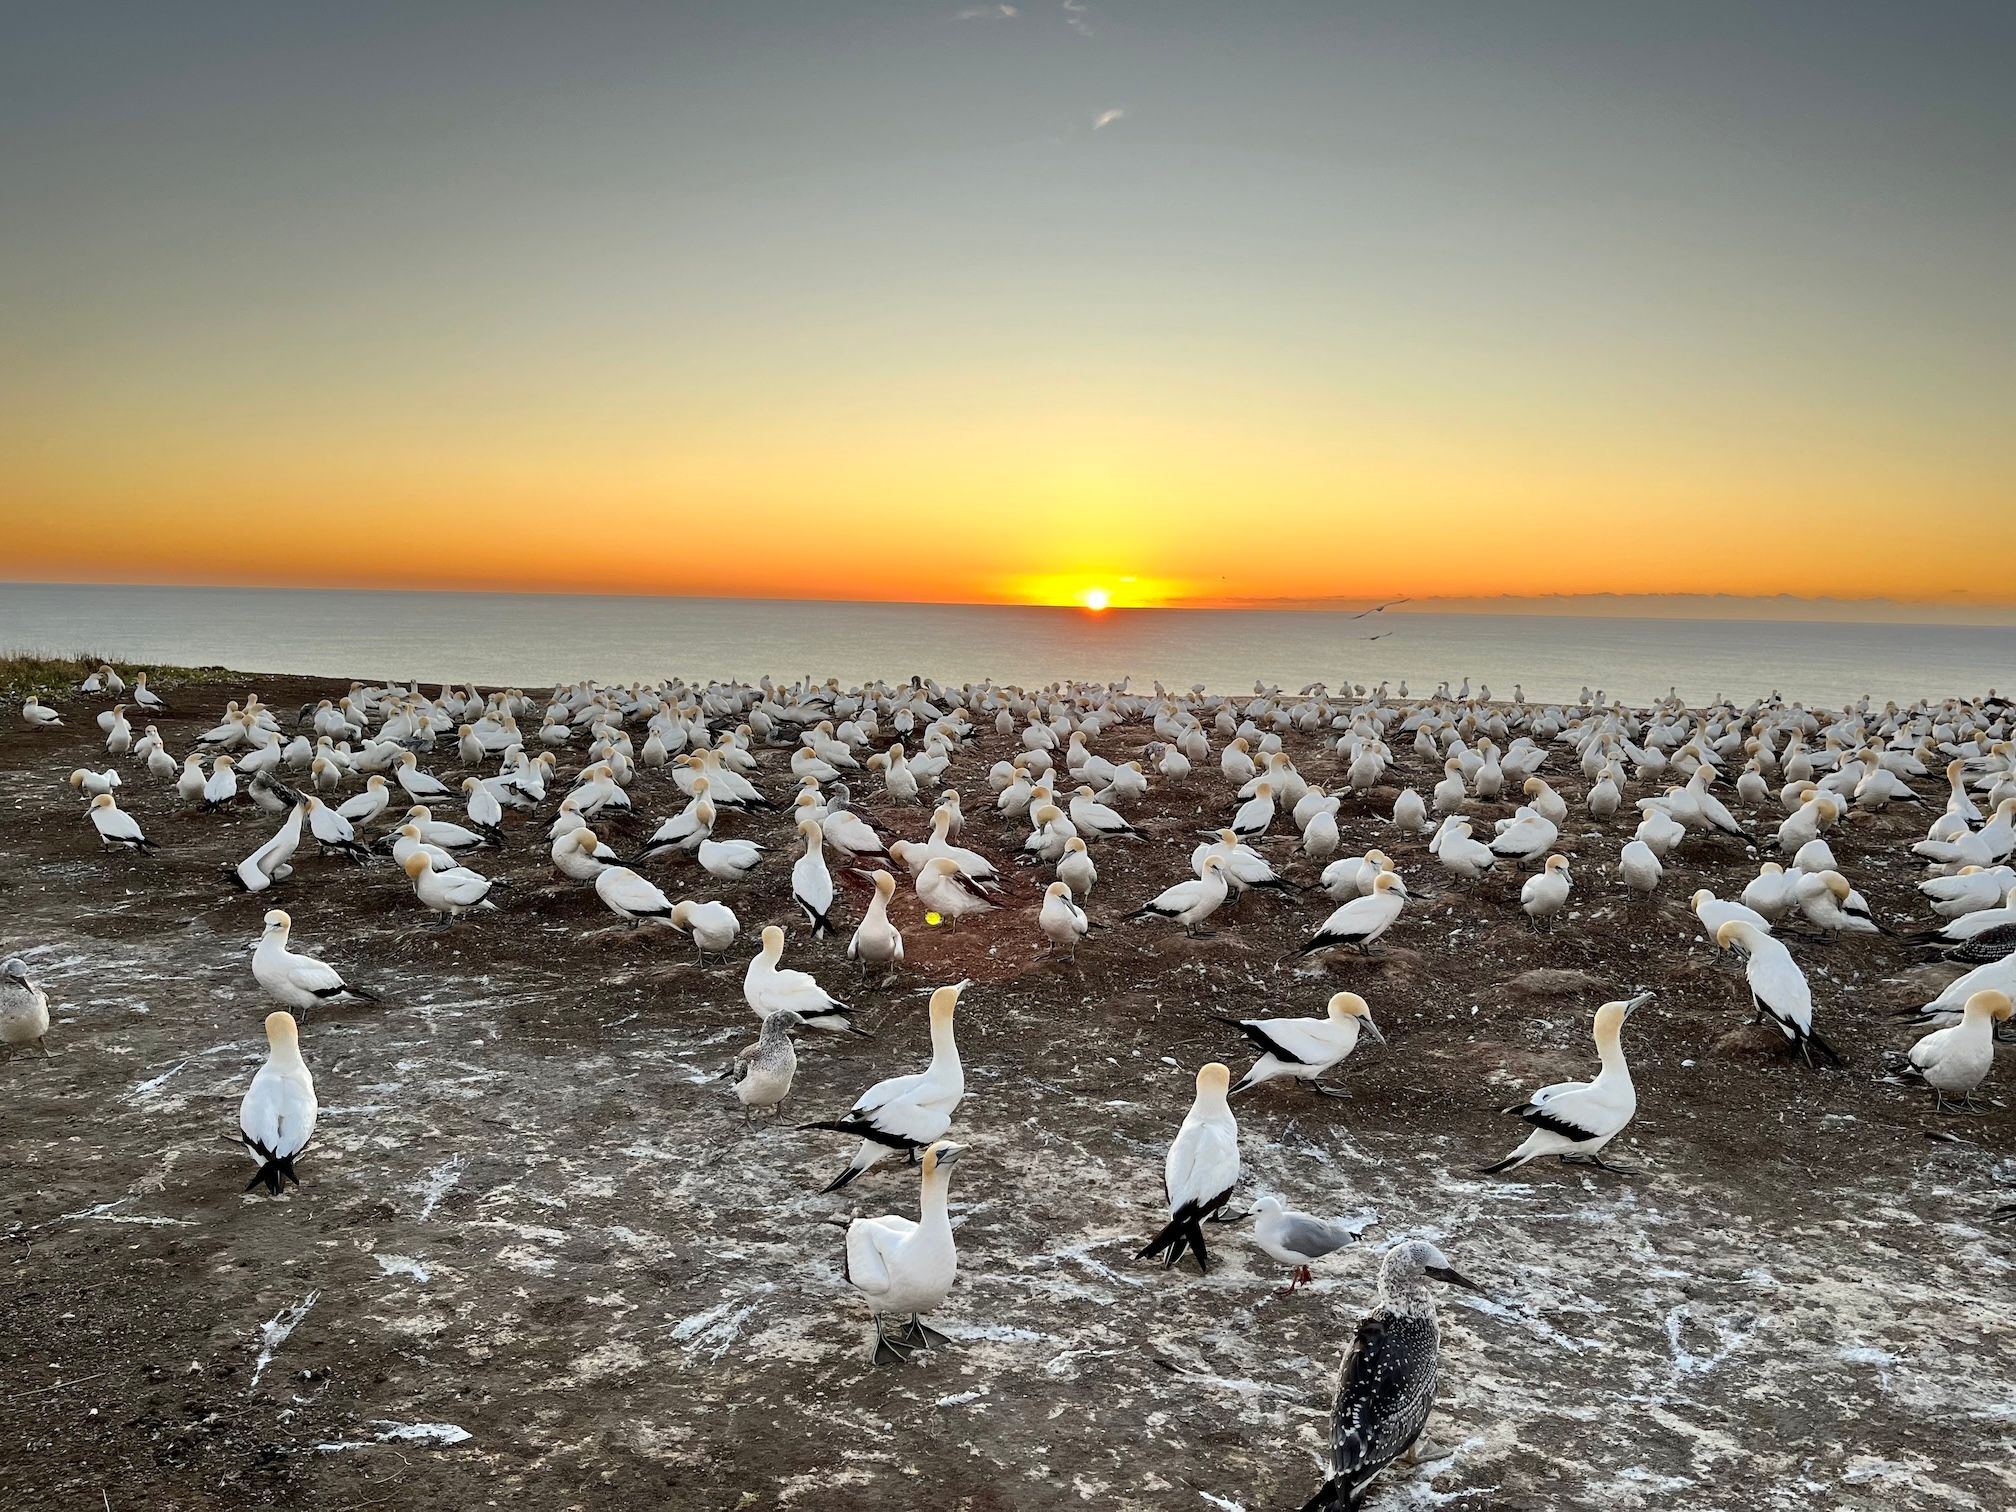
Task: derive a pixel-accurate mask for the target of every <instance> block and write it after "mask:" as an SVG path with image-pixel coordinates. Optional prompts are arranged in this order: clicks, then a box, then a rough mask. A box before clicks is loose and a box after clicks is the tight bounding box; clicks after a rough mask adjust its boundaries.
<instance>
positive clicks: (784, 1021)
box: [730, 1008, 803, 1122]
mask: <svg viewBox="0 0 2016 1512" xmlns="http://www.w3.org/2000/svg"><path fill="white" fill-rule="evenodd" d="M802 1022H803V1020H801V1019H800V1018H799V1017H798V1015H797V1014H795V1013H793V1012H792V1011H791V1010H790V1009H789V1008H786V1009H783V1010H781V1011H780V1012H777V1013H773V1014H771V1015H770V1016H769V1017H768V1018H766V1019H765V1020H763V1029H762V1032H761V1033H759V1034H758V1035H757V1036H756V1043H755V1044H753V1045H750V1046H748V1047H747V1048H746V1049H743V1050H741V1051H738V1052H737V1053H736V1056H735V1064H734V1067H733V1068H732V1070H731V1072H730V1074H731V1075H732V1076H734V1077H735V1079H736V1080H735V1099H736V1101H737V1102H739V1103H741V1104H742V1117H743V1121H744V1122H747V1121H748V1119H749V1116H750V1115H751V1114H752V1113H768V1114H769V1115H770V1116H771V1117H773V1118H774V1117H776V1116H777V1113H778V1111H779V1110H780V1109H782V1108H783V1106H784V1099H785V1098H787V1097H789V1096H790V1095H791V1082H792V1079H793V1078H794V1077H796V1076H797V1074H798V1051H797V1049H796V1047H794V1046H793V1045H792V1043H791V1031H792V1030H793V1029H796V1028H798V1027H799V1025H800V1024H801V1023H802Z"/></svg>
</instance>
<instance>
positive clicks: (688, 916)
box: [666, 898, 742, 962]
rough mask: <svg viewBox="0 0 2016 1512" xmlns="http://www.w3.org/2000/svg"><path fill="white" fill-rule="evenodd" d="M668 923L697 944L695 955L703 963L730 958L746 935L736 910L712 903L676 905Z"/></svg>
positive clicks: (688, 900)
mask: <svg viewBox="0 0 2016 1512" xmlns="http://www.w3.org/2000/svg"><path fill="white" fill-rule="evenodd" d="M666 923H668V924H670V925H671V926H672V927H673V928H674V929H676V930H678V931H679V932H680V933H681V934H683V935H685V936H686V937H687V938H688V939H689V940H691V941H692V942H693V953H694V954H695V955H696V956H698V957H699V958H700V959H701V960H702V961H703V962H704V961H705V960H706V958H707V957H708V956H710V955H711V956H725V955H727V954H728V952H729V951H730V950H732V949H733V948H734V946H735V941H736V940H737V939H738V938H740V936H741V934H742V921H741V920H740V919H738V918H736V917H735V910H734V909H732V908H730V907H729V906H728V905H727V904H726V903H717V902H714V901H711V900H708V899H700V900H698V901H695V900H694V899H692V898H681V899H680V900H679V901H678V902H677V903H674V904H673V905H672V913H671V915H670V917H669V918H667V920H666Z"/></svg>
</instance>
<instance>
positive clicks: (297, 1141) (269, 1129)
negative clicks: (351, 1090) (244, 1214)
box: [238, 1013, 316, 1197]
mask: <svg viewBox="0 0 2016 1512" xmlns="http://www.w3.org/2000/svg"><path fill="white" fill-rule="evenodd" d="M315 1113H316V1102H315V1078H314V1077H312V1076H310V1075H309V1074H308V1065H307V1062H305V1061H304V1060H302V1059H301V1032H300V1030H299V1029H298V1028H297V1027H296V1026H295V1023H294V1016H293V1015H292V1014H291V1013H269V1014H267V1015H266V1061H265V1064H263V1065H261V1066H260V1068H259V1069H258V1071H256V1072H255V1073H254V1074H253V1077H252V1085H251V1086H250V1087H248V1088H247V1089H246V1091H245V1100H244V1101H243V1102H241V1103H240V1104H239V1105H238V1138H239V1141H240V1143H242V1144H243V1145H244V1146H245V1152H246V1153H247V1154H248V1155H250V1156H251V1157H252V1163H253V1164H254V1165H256V1166H258V1167H259V1169H258V1170H257V1171H255V1172H254V1173H253V1175H252V1179H251V1180H250V1181H248V1182H246V1183H245V1190H246V1191H248V1192H249V1191H251V1190H252V1189H253V1188H254V1187H258V1186H263V1187H265V1188H266V1190H267V1191H268V1192H269V1193H271V1194H272V1195H273V1196H275V1197H278V1196H279V1195H280V1185H281V1183H282V1182H283V1181H289V1182H292V1183H293V1184H294V1185H295V1186H299V1185H300V1184H301V1178H300V1177H299V1176H297V1175H295V1174H294V1162H295V1161H296V1160H297V1159H299V1158H300V1155H301V1152H302V1151H303V1150H305V1149H306V1148H307V1147H308V1141H309V1139H310V1138H311V1137H313V1135H314V1133H315Z"/></svg>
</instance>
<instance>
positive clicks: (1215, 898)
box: [1127, 856, 1229, 934]
mask: <svg viewBox="0 0 2016 1512" xmlns="http://www.w3.org/2000/svg"><path fill="white" fill-rule="evenodd" d="M1228 892H1229V889H1228V886H1227V883H1226V880H1225V871H1224V863H1223V862H1222V861H1221V860H1219V858H1218V857H1216V856H1206V857H1205V858H1204V866H1203V873H1202V875H1200V876H1197V877H1193V878H1190V879H1189V880H1188V881H1184V882H1178V883H1177V884H1176V885H1175V886H1174V887H1170V888H1166V889H1164V890H1163V891H1162V892H1160V893H1158V894H1157V895H1156V896H1155V897H1153V898H1151V899H1149V900H1148V901H1147V902H1146V903H1143V904H1142V905H1141V906H1140V907H1139V908H1137V909H1135V910H1134V912H1132V913H1130V914H1128V915H1127V917H1128V918H1130V919H1139V918H1142V917H1144V916H1146V917H1150V918H1157V919H1174V920H1175V921H1176V922H1177V923H1179V924H1181V925H1182V926H1183V932H1184V933H1185V934H1195V933H1196V932H1197V926H1198V925H1200V924H1202V923H1203V922H1204V921H1205V920H1206V919H1208V918H1210V917H1211V915H1213V914H1214V913H1216V912H1217V911H1218V910H1219V909H1220V908H1221V907H1223V906H1224V903H1225V899H1226V897H1227V895H1228Z"/></svg>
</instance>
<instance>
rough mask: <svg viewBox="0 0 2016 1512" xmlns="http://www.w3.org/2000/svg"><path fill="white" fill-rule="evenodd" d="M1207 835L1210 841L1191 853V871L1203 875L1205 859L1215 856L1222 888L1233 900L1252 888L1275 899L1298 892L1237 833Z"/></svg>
mask: <svg viewBox="0 0 2016 1512" xmlns="http://www.w3.org/2000/svg"><path fill="white" fill-rule="evenodd" d="M1206 833H1207V834H1209V835H1211V836H1212V838H1211V839H1208V840H1206V842H1205V843H1204V844H1202V845H1199V846H1195V847H1193V848H1192V849H1191V852H1190V870H1191V871H1193V872H1195V873H1196V874H1197V875H1198V876H1200V877H1201V876H1203V875H1204V860H1205V858H1206V857H1207V856H1216V857H1217V858H1218V864H1219V866H1220V867H1221V868H1222V869H1223V871H1224V873H1225V886H1226V888H1227V890H1228V891H1229V892H1230V893H1231V894H1232V896H1233V897H1235V898H1236V897H1238V896H1239V895H1240V894H1241V893H1244V892H1245V891H1246V890H1247V889H1248V888H1253V887H1259V888H1267V889H1269V890H1271V891H1273V892H1274V893H1275V895H1276V896H1284V895H1286V894H1287V893H1290V892H1300V891H1301V888H1300V887H1298V886H1297V885H1296V884H1295V883H1293V882H1290V881H1289V880H1288V879H1287V878H1286V877H1283V876H1280V875H1279V874H1278V873H1276V872H1275V870H1274V867H1273V864H1272V863H1271V862H1270V861H1268V859H1267V858H1266V857H1265V856H1263V855H1261V854H1260V852H1258V851H1257V850H1254V849H1253V848H1252V847H1251V846H1249V845H1248V844H1246V842H1245V841H1243V840H1241V839H1240V838H1239V836H1238V833H1237V832H1236V831H1234V830H1229V829H1221V830H1214V831H1207V832H1206Z"/></svg>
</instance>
